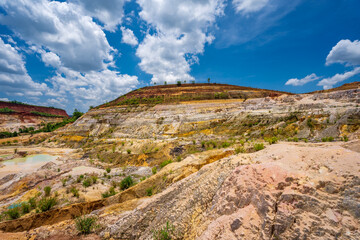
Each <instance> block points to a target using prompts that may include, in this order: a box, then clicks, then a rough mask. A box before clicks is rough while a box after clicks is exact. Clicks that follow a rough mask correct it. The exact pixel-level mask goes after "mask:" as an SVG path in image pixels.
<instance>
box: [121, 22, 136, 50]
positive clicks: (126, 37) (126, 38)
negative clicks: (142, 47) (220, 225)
mask: <svg viewBox="0 0 360 240" xmlns="http://www.w3.org/2000/svg"><path fill="white" fill-rule="evenodd" d="M121 32H122V40H121V41H122V42H123V43H126V44H129V45H131V46H136V45H138V44H139V42H138V39H137V38H136V37H135V35H134V32H133V31H132V30H130V29H128V28H125V27H121Z"/></svg>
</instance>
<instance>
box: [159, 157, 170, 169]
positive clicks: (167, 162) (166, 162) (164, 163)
mask: <svg viewBox="0 0 360 240" xmlns="http://www.w3.org/2000/svg"><path fill="white" fill-rule="evenodd" d="M170 163H172V160H171V159H169V160H165V161H163V162H162V163H160V168H163V167H165V166H166V165H168V164H170Z"/></svg>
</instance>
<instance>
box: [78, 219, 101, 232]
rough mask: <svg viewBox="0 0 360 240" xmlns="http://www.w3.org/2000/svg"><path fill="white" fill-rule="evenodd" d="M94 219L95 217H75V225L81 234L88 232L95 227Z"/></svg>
mask: <svg viewBox="0 0 360 240" xmlns="http://www.w3.org/2000/svg"><path fill="white" fill-rule="evenodd" d="M96 221H97V219H96V218H95V217H86V216H81V217H78V218H76V219H75V226H76V229H77V230H78V231H79V232H80V233H81V234H89V233H90V232H91V231H92V230H93V229H94V228H95V227H96V226H95V223H96Z"/></svg>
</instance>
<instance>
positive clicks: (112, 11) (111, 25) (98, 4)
mask: <svg viewBox="0 0 360 240" xmlns="http://www.w3.org/2000/svg"><path fill="white" fill-rule="evenodd" d="M127 1H129V0H102V1H96V0H71V1H70V2H73V3H75V4H77V5H79V6H81V8H82V10H83V12H84V14H85V15H89V16H92V17H94V18H96V19H98V20H99V21H100V22H102V23H103V24H104V25H105V26H104V29H105V30H108V31H112V32H114V31H116V29H117V25H119V24H121V22H122V18H123V17H124V9H123V8H124V4H125V2H127Z"/></svg>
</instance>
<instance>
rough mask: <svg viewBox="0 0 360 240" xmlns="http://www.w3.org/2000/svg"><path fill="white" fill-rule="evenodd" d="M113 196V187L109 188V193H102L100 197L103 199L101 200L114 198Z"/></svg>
mask: <svg viewBox="0 0 360 240" xmlns="http://www.w3.org/2000/svg"><path fill="white" fill-rule="evenodd" d="M115 194H116V192H115V188H114V187H110V188H109V191H107V192H104V193H103V194H102V197H103V198H108V197H111V196H114V195H115Z"/></svg>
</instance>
